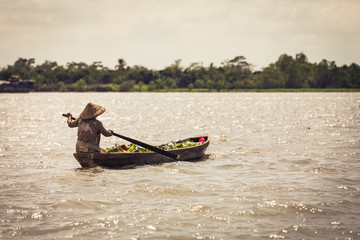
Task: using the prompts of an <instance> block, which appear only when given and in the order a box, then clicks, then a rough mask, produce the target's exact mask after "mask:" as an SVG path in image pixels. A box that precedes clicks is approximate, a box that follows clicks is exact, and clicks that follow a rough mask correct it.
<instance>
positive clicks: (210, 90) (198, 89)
mask: <svg viewBox="0 0 360 240" xmlns="http://www.w3.org/2000/svg"><path fill="white" fill-rule="evenodd" d="M36 92H360V88H270V89H231V90H225V89H221V90H216V89H208V88H193V89H188V88H175V89H157V90H152V91H149V90H147V89H141V90H139V89H132V90H129V91H115V90H114V89H111V88H108V89H106V90H104V88H101V90H97V89H93V88H92V89H86V90H82V91H76V90H73V89H72V90H67V91H61V90H55V89H44V90H40V91H36Z"/></svg>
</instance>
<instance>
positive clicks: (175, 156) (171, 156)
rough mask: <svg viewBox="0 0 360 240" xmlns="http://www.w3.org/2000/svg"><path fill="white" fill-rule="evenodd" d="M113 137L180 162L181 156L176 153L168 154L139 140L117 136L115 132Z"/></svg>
mask: <svg viewBox="0 0 360 240" xmlns="http://www.w3.org/2000/svg"><path fill="white" fill-rule="evenodd" d="M113 135H114V136H116V137H119V138H122V139H124V140H126V141H129V142H132V143H134V144H136V145H139V146H141V147H144V148H146V149H149V150H151V151H153V152H156V153H159V154H161V155H164V156H167V157H169V158H172V159H176V160H179V159H180V155H178V154H174V153H172V152H167V151H165V150H162V149H160V148H157V147H154V146H151V145H149V144H147V143H143V142H140V141H138V140H136V139H132V138H129V137H125V136H123V135H120V134H117V133H114V132H113Z"/></svg>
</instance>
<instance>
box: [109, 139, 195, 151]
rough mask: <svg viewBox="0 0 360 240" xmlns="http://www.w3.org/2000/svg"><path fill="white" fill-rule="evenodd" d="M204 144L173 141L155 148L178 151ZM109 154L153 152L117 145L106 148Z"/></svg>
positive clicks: (137, 147)
mask: <svg viewBox="0 0 360 240" xmlns="http://www.w3.org/2000/svg"><path fill="white" fill-rule="evenodd" d="M201 143H202V142H193V141H186V142H180V143H177V142H175V141H171V142H169V143H167V144H164V145H161V146H154V147H157V148H160V149H163V150H168V149H176V148H187V147H194V146H198V145H200V144H201ZM106 151H107V152H151V151H150V150H149V149H146V148H143V147H140V146H138V145H136V144H130V145H128V146H125V145H119V144H117V143H115V146H113V147H110V148H106Z"/></svg>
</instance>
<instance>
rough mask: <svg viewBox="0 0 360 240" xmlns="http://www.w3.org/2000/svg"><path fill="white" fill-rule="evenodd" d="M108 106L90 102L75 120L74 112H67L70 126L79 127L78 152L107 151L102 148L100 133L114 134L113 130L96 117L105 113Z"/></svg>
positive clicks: (107, 135)
mask: <svg viewBox="0 0 360 240" xmlns="http://www.w3.org/2000/svg"><path fill="white" fill-rule="evenodd" d="M105 111H106V108H104V107H102V106H99V105H96V104H93V103H88V104H87V105H86V107H85V109H84V110H83V111H82V112H81V113H80V117H79V118H77V119H75V120H73V119H72V114H71V113H67V114H65V116H66V117H67V118H68V120H67V124H68V126H69V127H71V128H74V127H78V133H77V142H76V152H77V153H79V152H80V153H82V152H85V153H86V152H102V153H103V152H106V151H105V150H104V149H102V148H100V136H101V135H100V133H101V134H102V135H104V136H105V137H110V136H112V135H113V133H114V132H113V131H112V130H107V129H105V128H104V126H103V124H102V123H101V122H100V121H99V120H97V119H96V117H97V116H99V115H101V114H103V113H104V112H105Z"/></svg>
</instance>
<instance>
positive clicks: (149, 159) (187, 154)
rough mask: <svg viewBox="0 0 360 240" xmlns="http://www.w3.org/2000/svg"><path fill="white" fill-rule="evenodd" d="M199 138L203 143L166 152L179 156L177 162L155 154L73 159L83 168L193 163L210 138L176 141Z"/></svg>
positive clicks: (85, 155) (79, 155)
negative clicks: (180, 162) (178, 162)
mask: <svg viewBox="0 0 360 240" xmlns="http://www.w3.org/2000/svg"><path fill="white" fill-rule="evenodd" d="M200 138H204V139H205V142H202V143H200V144H199V145H197V146H194V147H186V148H176V149H170V150H167V151H169V152H172V153H175V154H178V155H180V159H178V160H174V159H172V158H169V157H166V156H164V155H161V154H159V153H155V152H107V153H74V157H75V158H76V160H77V161H78V162H79V163H80V165H81V166H82V167H85V168H91V167H96V166H100V167H106V168H126V167H132V166H141V165H150V164H161V163H168V162H174V161H194V160H199V159H201V158H202V157H203V156H204V155H205V151H206V149H207V147H208V146H209V144H210V136H209V135H200V136H195V137H190V138H187V139H183V140H180V141H177V143H181V142H186V141H193V142H199V139H200ZM164 145H165V144H164ZM160 146H161V145H160Z"/></svg>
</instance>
